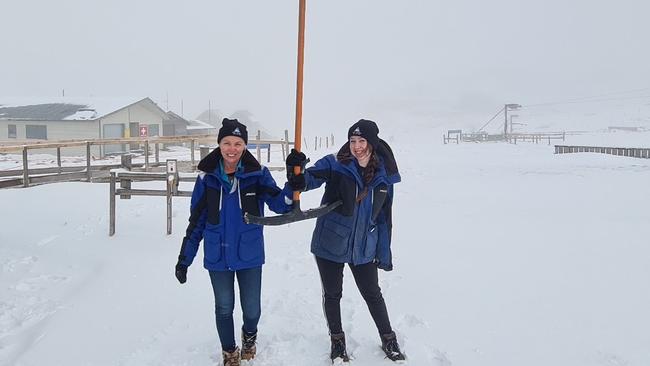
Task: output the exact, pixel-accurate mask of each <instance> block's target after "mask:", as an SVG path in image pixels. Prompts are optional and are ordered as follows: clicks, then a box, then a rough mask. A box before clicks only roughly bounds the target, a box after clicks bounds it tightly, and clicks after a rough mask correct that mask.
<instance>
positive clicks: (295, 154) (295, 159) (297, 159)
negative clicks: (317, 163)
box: [286, 149, 309, 178]
mask: <svg viewBox="0 0 650 366" xmlns="http://www.w3.org/2000/svg"><path fill="white" fill-rule="evenodd" d="M308 162H309V159H307V157H306V156H305V153H302V152H300V151H298V150H296V149H291V153H289V155H288V156H287V160H286V163H287V178H289V175H290V174H291V175H293V174H294V173H293V167H296V166H298V167H300V173H301V174H302V172H304V171H305V165H307V163H308Z"/></svg>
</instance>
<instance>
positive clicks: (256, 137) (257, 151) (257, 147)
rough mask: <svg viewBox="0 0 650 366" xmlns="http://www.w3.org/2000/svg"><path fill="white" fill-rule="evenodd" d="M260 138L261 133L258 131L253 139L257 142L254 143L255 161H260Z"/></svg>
mask: <svg viewBox="0 0 650 366" xmlns="http://www.w3.org/2000/svg"><path fill="white" fill-rule="evenodd" d="M261 136H262V133H261V132H260V130H257V135H256V136H255V139H256V140H257V142H255V153H256V155H257V161H262V156H261V155H262V154H261V151H260V137H261Z"/></svg>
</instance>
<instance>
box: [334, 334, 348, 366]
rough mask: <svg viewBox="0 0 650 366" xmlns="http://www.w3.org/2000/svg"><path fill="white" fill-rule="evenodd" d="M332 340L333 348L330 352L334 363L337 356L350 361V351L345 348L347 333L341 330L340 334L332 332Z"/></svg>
mask: <svg viewBox="0 0 650 366" xmlns="http://www.w3.org/2000/svg"><path fill="white" fill-rule="evenodd" d="M330 340H331V341H332V349H331V352H330V359H331V360H332V363H334V360H336V359H337V358H340V359H341V360H343V362H348V361H350V358H349V357H348V352H347V351H346V350H345V333H343V332H341V333H338V334H332V335H331V336H330Z"/></svg>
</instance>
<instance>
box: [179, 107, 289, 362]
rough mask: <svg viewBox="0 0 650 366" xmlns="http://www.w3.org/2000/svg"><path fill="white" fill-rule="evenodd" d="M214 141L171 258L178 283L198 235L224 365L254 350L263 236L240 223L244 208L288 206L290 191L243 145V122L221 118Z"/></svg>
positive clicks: (258, 229) (282, 210)
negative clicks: (238, 319) (237, 326)
mask: <svg viewBox="0 0 650 366" xmlns="http://www.w3.org/2000/svg"><path fill="white" fill-rule="evenodd" d="M222 124H223V126H222V127H221V129H220V130H219V136H218V139H217V141H218V143H219V147H218V148H217V149H215V150H214V151H212V152H211V153H210V154H208V155H207V156H206V157H205V158H203V159H202V160H201V162H200V163H199V165H198V169H199V170H200V171H201V172H200V174H199V176H198V177H197V180H196V183H195V185H194V191H193V193H192V201H191V214H190V219H189V221H190V224H189V226H188V228H187V232H186V236H185V237H184V238H183V243H182V246H181V250H180V255H179V256H178V263H177V264H176V277H177V279H178V281H179V282H180V283H185V281H186V280H187V267H189V266H190V265H191V264H192V261H193V260H194V257H195V256H196V253H197V251H198V248H199V242H200V241H201V239H203V250H204V256H203V266H204V267H205V268H206V269H207V270H208V271H209V273H210V280H211V282H212V288H213V291H214V297H215V314H216V323H217V332H218V334H219V339H220V341H221V347H222V355H223V363H224V366H236V365H239V364H240V358H241V359H245V360H250V359H252V358H253V357H254V356H255V352H256V346H255V342H256V339H257V323H258V321H259V318H260V313H261V309H260V307H261V306H260V294H261V284H262V264H264V237H263V234H262V226H261V225H256V224H246V223H245V222H244V219H243V217H244V213H249V214H252V215H255V216H262V215H263V213H264V203H266V204H267V205H268V206H269V207H270V208H271V210H273V211H275V212H277V213H285V212H287V211H289V210H290V209H291V200H290V199H289V198H288V197H290V196H291V191H290V189H289V188H287V189H286V190H285V191H282V190H281V189H280V188H278V186H277V185H276V183H275V181H274V180H273V177H271V174H270V173H269V170H268V169H267V168H266V167H262V166H261V165H260V164H259V162H258V161H257V160H256V159H255V158H254V157H253V155H252V154H251V153H250V152H249V151H248V150H247V149H246V144H247V143H248V133H247V131H246V126H244V125H243V124H241V123H239V122H238V121H237V120H229V119H224V120H223V122H222ZM235 276H237V282H238V284H239V293H240V302H241V307H242V313H243V325H242V349H241V353H240V350H239V348H238V347H237V344H236V341H235V335H234V322H233V310H234V303H235V290H234V280H235Z"/></svg>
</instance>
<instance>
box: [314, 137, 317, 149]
mask: <svg viewBox="0 0 650 366" xmlns="http://www.w3.org/2000/svg"><path fill="white" fill-rule="evenodd" d="M316 150H318V137H317V136H314V151H316Z"/></svg>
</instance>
